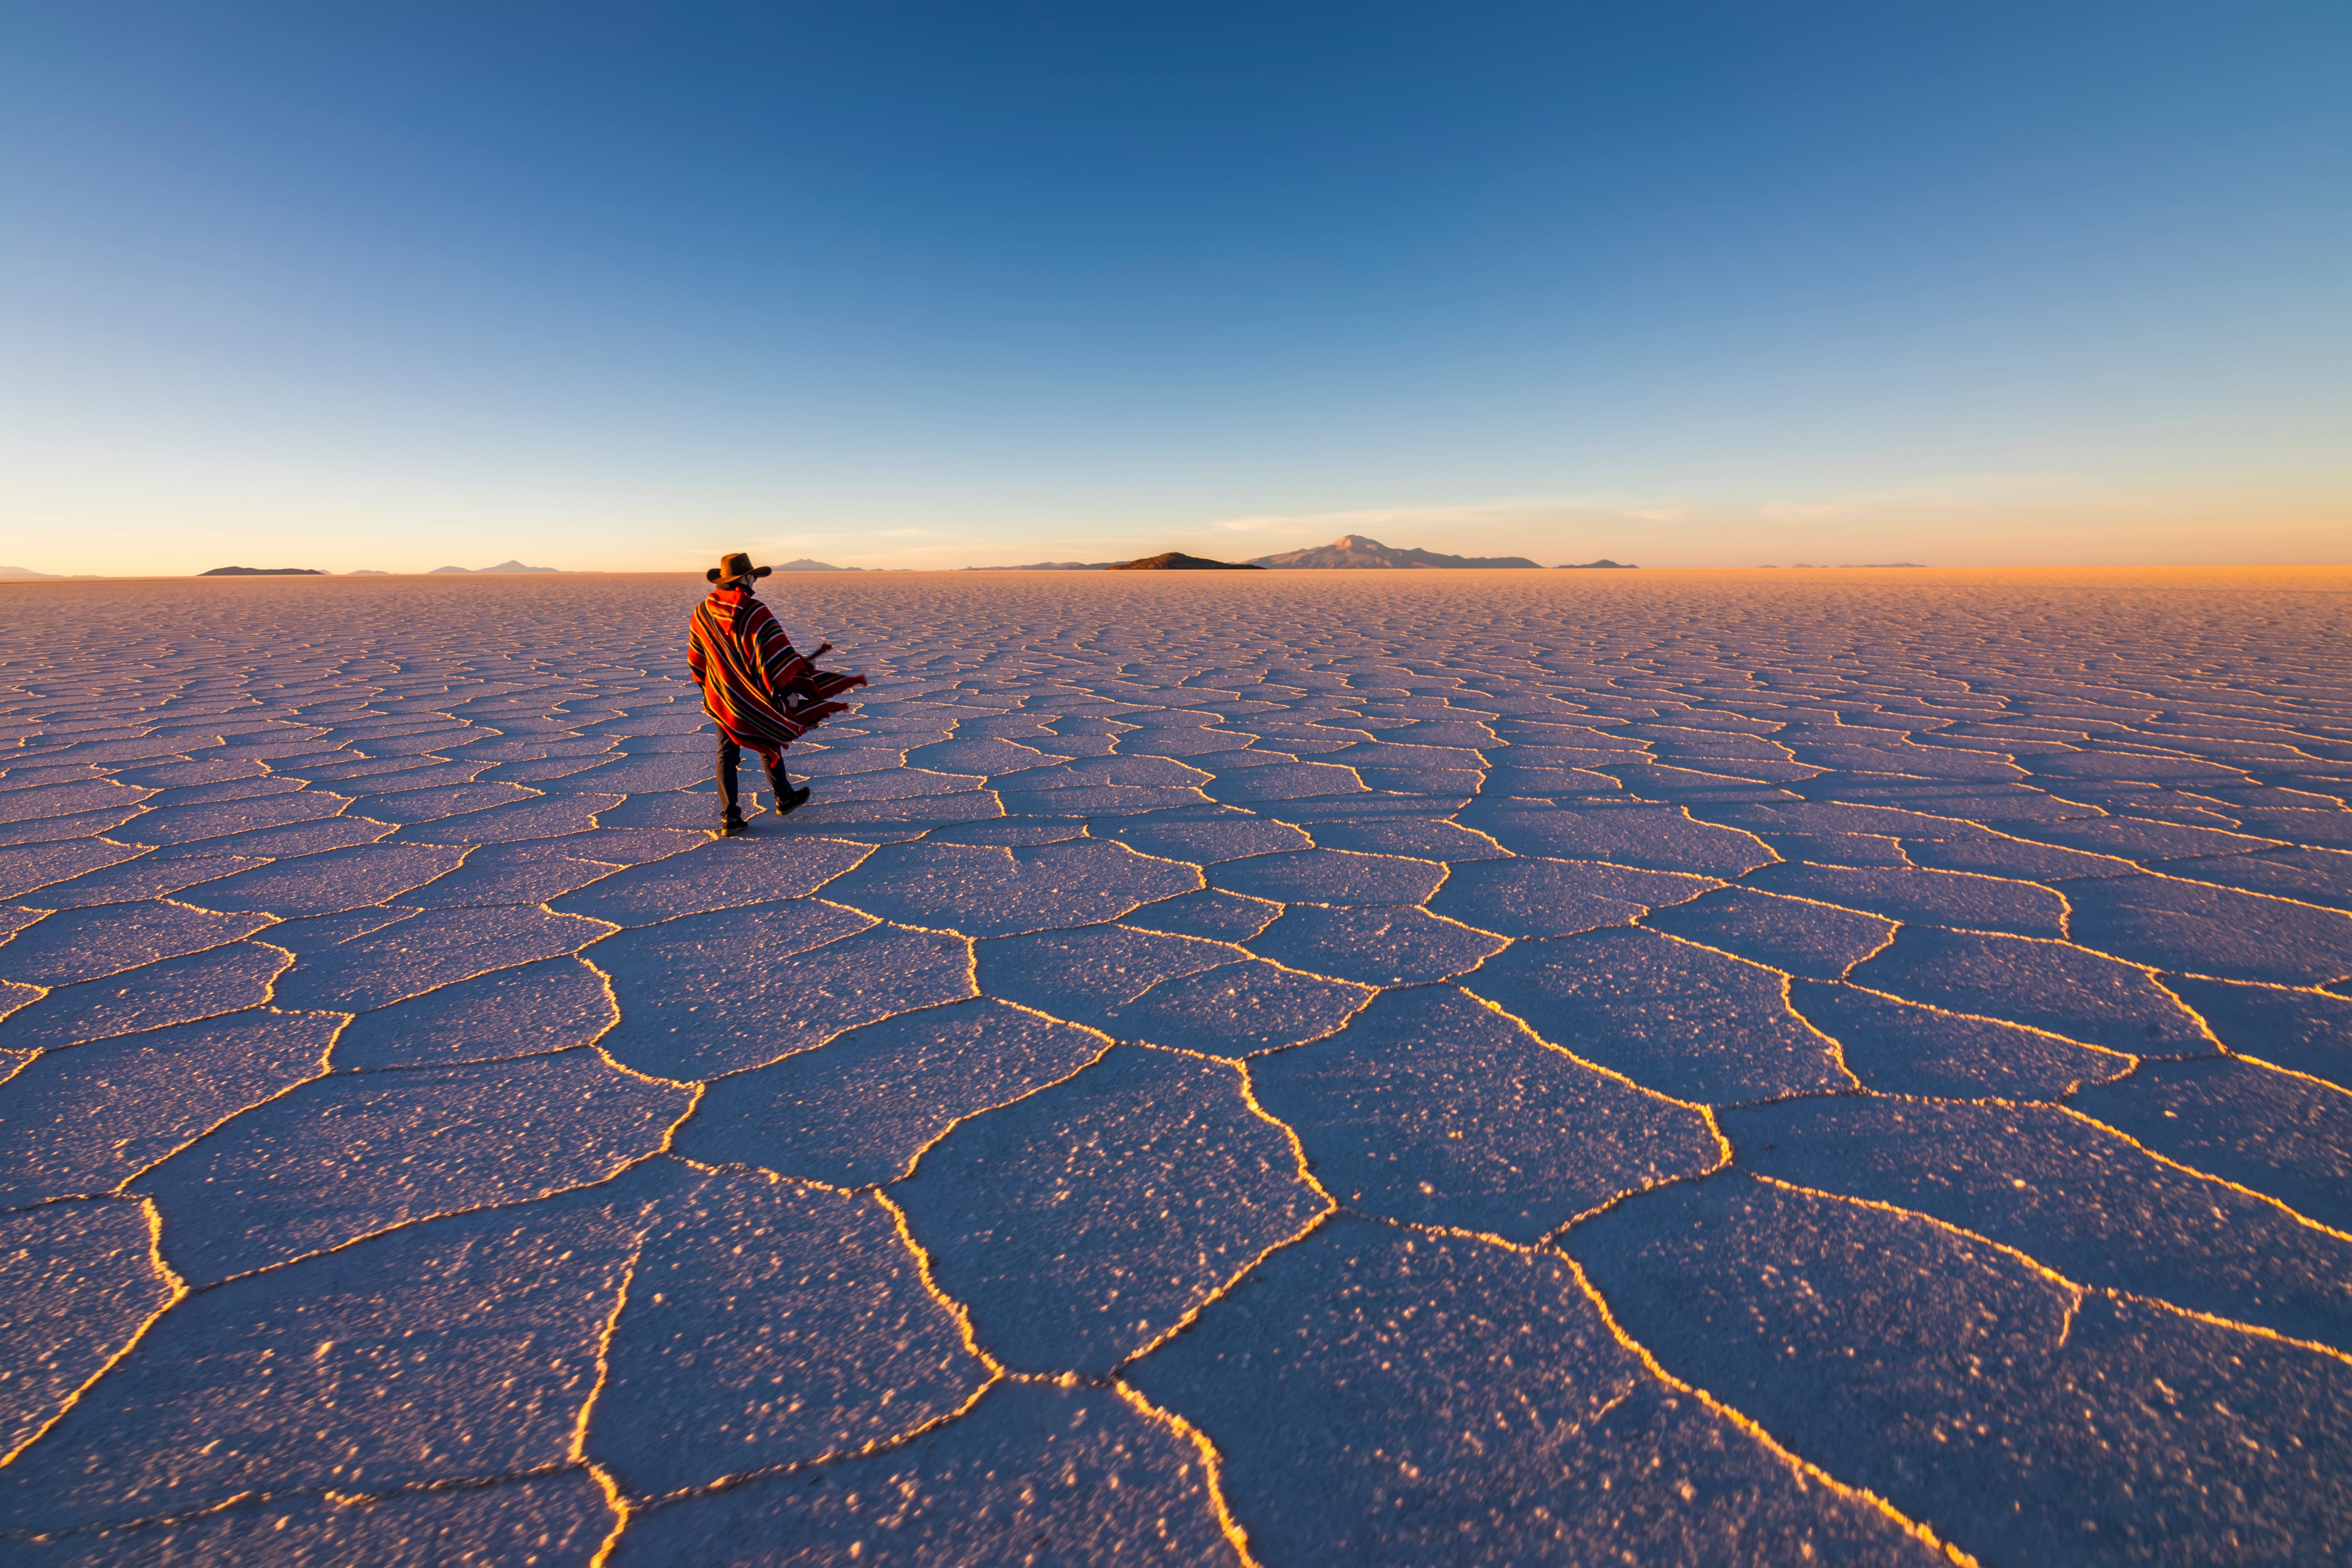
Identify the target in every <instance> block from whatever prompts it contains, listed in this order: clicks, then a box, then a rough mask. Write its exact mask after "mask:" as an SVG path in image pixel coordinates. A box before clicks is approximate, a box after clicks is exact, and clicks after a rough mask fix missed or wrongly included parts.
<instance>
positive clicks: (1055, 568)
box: [964, 561, 1118, 572]
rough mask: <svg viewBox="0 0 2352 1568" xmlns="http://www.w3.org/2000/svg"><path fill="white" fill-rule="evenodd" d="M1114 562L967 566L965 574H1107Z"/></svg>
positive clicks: (1035, 562) (1046, 562)
mask: <svg viewBox="0 0 2352 1568" xmlns="http://www.w3.org/2000/svg"><path fill="white" fill-rule="evenodd" d="M1116 565H1118V562H1116V561H1032V562H1031V563H1029V564H1028V565H1026V566H967V567H965V568H964V570H965V571H967V572H1108V571H1109V570H1110V569H1111V568H1112V567H1114V566H1116Z"/></svg>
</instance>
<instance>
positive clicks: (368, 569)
mask: <svg viewBox="0 0 2352 1568" xmlns="http://www.w3.org/2000/svg"><path fill="white" fill-rule="evenodd" d="M347 575H349V576H352V577H389V576H391V575H392V574H391V573H389V572H379V571H377V570H376V569H375V568H374V567H373V566H354V567H352V569H351V571H350V572H349V573H348V574H347Z"/></svg>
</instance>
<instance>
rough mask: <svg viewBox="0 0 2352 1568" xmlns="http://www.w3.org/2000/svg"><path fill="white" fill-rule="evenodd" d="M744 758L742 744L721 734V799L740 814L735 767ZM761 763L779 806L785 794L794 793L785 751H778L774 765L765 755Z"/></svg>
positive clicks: (728, 807) (730, 809)
mask: <svg viewBox="0 0 2352 1568" xmlns="http://www.w3.org/2000/svg"><path fill="white" fill-rule="evenodd" d="M742 760H743V749H742V748H741V747H740V746H738V745H737V744H736V743H735V742H732V741H730V740H729V739H728V738H727V737H726V736H724V735H721V736H719V802H720V803H721V804H722V805H725V806H726V808H727V809H728V810H729V811H730V812H736V813H737V814H738V815H740V809H739V808H738V807H737V805H735V769H736V766H737V764H738V763H741V762H742ZM760 765H761V768H763V769H765V770H766V772H767V774H768V788H769V790H770V791H771V792H772V795H773V796H774V800H775V804H776V805H779V806H781V805H783V803H784V796H786V795H790V794H792V793H793V783H792V780H790V779H788V778H786V777H785V776H784V757H783V753H782V752H777V753H776V761H775V764H774V765H773V766H770V765H769V763H768V761H767V759H766V758H764V757H762V758H761V761H760Z"/></svg>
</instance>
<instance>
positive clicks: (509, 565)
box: [425, 561, 563, 577]
mask: <svg viewBox="0 0 2352 1568" xmlns="http://www.w3.org/2000/svg"><path fill="white" fill-rule="evenodd" d="M562 570H563V568H562V567H561V566H526V565H524V564H523V563H521V562H520V561H501V562H499V563H498V564H497V565H495V566H436V567H435V568H433V570H432V571H430V572H427V573H426V574H425V575H426V576H428V577H441V576H446V575H448V574H452V573H456V574H460V575H464V576H472V577H478V576H480V575H482V574H484V573H486V572H561V571H562Z"/></svg>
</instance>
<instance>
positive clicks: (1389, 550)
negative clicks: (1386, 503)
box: [1250, 533, 1543, 572]
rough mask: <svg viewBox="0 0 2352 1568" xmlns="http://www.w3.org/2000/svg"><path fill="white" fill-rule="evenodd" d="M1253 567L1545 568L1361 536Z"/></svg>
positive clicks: (1262, 559) (1513, 558)
mask: <svg viewBox="0 0 2352 1568" xmlns="http://www.w3.org/2000/svg"><path fill="white" fill-rule="evenodd" d="M1250 564H1251V565H1253V566H1271V567H1275V568H1277V569H1285V568H1286V569H1291V570H1298V569H1302V568H1305V569H1319V570H1332V569H1337V570H1341V571H1366V570H1370V571H1408V572H1425V571H1430V570H1433V569H1441V570H1442V569H1451V570H1462V569H1465V568H1468V569H1493V568H1496V567H1525V568H1528V569H1529V570H1533V571H1538V572H1539V571H1541V570H1542V569H1543V568H1542V567H1541V566H1540V565H1539V564H1538V563H1536V562H1533V561H1530V560H1528V558H1527V557H1526V556H1524V555H1444V554H1441V553H1439V552H1436V551H1434V550H1400V549H1397V548H1396V547H1395V546H1393V545H1388V544H1382V543H1381V542H1380V541H1379V540H1377V539H1368V538H1366V537H1365V536H1364V535H1362V534H1360V533H1343V534H1341V535H1340V536H1339V538H1338V539H1336V540H1334V541H1332V542H1330V543H1328V544H1318V545H1315V546H1313V547H1311V548H1309V549H1306V550H1292V551H1288V552H1285V553H1283V554H1280V555H1260V556H1258V557H1256V558H1255V560H1253V561H1252V562H1251V563H1250Z"/></svg>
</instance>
